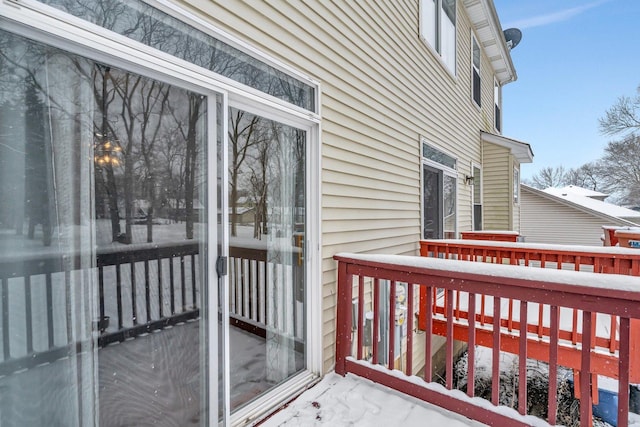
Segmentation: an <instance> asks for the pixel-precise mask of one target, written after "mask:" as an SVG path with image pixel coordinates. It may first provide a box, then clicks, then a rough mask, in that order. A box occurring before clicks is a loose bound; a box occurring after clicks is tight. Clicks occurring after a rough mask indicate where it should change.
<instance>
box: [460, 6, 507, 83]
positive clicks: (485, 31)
mask: <svg viewBox="0 0 640 427" xmlns="http://www.w3.org/2000/svg"><path fill="white" fill-rule="evenodd" d="M463 3H464V7H465V8H466V11H467V15H468V16H469V19H470V20H471V25H472V26H473V28H474V29H475V33H476V35H477V37H478V41H479V42H480V44H481V45H482V46H483V47H484V50H485V52H486V53H487V56H488V57H489V60H490V62H491V67H492V68H493V70H494V72H495V75H496V79H497V80H498V82H499V83H500V85H501V86H503V85H505V84H507V83H511V82H515V81H516V80H517V79H518V75H517V74H516V69H515V67H514V65H513V61H512V59H511V53H510V51H509V48H508V47H507V43H506V41H505V39H504V34H503V32H502V25H501V24H500V19H499V18H498V13H497V12H496V8H495V6H494V4H493V0H464V2H463Z"/></svg>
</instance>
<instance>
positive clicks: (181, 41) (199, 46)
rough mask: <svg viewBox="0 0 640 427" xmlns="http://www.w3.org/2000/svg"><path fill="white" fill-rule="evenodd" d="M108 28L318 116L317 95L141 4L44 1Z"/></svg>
mask: <svg viewBox="0 0 640 427" xmlns="http://www.w3.org/2000/svg"><path fill="white" fill-rule="evenodd" d="M39 1H40V2H42V3H45V4H48V5H51V6H53V7H56V8H58V9H61V10H63V11H65V12H68V13H70V14H72V15H74V16H77V17H80V18H83V19H85V20H87V21H89V22H92V23H94V24H97V25H99V26H101V27H103V28H106V29H108V30H111V31H114V32H116V33H118V34H121V35H124V36H127V37H129V38H131V39H133V40H136V41H139V42H141V43H144V44H146V45H148V46H151V47H153V48H156V49H158V50H161V51H163V52H166V53H168V54H171V55H173V56H176V57H178V58H180V59H184V60H186V61H188V62H191V63H192V64H195V65H198V66H200V67H204V68H206V69H208V70H211V71H213V72H215V73H218V74H221V75H223V76H225V77H228V78H231V79H233V80H235V81H237V82H240V83H242V84H245V85H247V86H250V87H252V88H255V89H258V90H260V91H262V92H265V93H267V94H269V95H273V96H275V97H277V98H279V99H282V100H284V101H287V102H290V103H292V104H294V105H297V106H299V107H302V108H304V109H307V110H310V111H315V90H314V88H313V87H312V86H309V85H307V84H305V83H302V82H301V81H299V80H297V79H295V78H293V77H291V76H289V75H288V74H285V73H283V72H282V71H280V70H278V69H276V68H274V67H272V66H269V65H267V64H265V63H263V62H260V61H258V60H256V59H255V58H253V57H251V56H250V55H247V54H246V53H244V52H242V51H240V50H238V49H236V48H234V47H232V46H230V45H228V44H226V43H224V42H222V41H220V40H218V39H216V38H214V37H212V36H210V35H208V34H205V33H203V32H201V31H199V30H196V29H194V28H192V27H190V26H188V25H187V24H185V23H183V22H181V21H179V20H178V19H175V18H173V17H171V16H169V15H167V14H165V13H164V12H161V11H159V10H158V9H155V8H152V7H151V6H148V5H146V4H145V3H143V2H141V1H139V0H82V1H78V0H39Z"/></svg>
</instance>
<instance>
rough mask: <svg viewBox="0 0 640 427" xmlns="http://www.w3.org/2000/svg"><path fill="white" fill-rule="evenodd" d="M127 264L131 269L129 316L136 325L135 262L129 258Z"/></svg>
mask: <svg viewBox="0 0 640 427" xmlns="http://www.w3.org/2000/svg"><path fill="white" fill-rule="evenodd" d="M129 266H130V271H131V317H132V320H133V324H134V325H137V324H138V307H137V302H136V291H137V285H136V263H135V262H134V260H133V259H132V260H131V262H130V264H129Z"/></svg>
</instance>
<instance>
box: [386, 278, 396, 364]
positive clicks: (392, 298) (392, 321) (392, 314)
mask: <svg viewBox="0 0 640 427" xmlns="http://www.w3.org/2000/svg"><path fill="white" fill-rule="evenodd" d="M395 353H396V281H395V280H392V281H391V285H390V286H389V360H387V362H388V366H389V369H394V368H395Z"/></svg>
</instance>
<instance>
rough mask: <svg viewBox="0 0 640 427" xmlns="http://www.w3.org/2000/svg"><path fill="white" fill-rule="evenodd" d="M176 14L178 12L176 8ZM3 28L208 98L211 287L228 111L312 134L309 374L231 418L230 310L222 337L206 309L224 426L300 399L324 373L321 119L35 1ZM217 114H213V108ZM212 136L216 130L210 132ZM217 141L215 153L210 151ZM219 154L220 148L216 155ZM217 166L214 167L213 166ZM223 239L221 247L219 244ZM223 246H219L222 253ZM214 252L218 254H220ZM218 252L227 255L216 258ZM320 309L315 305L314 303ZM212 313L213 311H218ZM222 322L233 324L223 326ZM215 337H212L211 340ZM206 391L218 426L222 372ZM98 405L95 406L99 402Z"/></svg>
mask: <svg viewBox="0 0 640 427" xmlns="http://www.w3.org/2000/svg"><path fill="white" fill-rule="evenodd" d="M176 7H177V6H176ZM0 24H2V28H3V30H6V31H9V32H12V33H15V34H18V35H21V36H24V37H28V38H30V39H33V40H35V41H39V42H43V43H45V44H48V45H51V46H53V47H56V48H60V49H63V50H65V51H68V52H70V53H74V54H78V55H82V56H84V57H87V58H89V59H92V60H95V61H98V62H102V63H106V64H110V65H112V66H114V67H120V68H122V69H125V70H128V71H131V72H135V73H138V74H140V75H143V76H146V77H150V78H153V79H156V80H160V81H163V82H166V83H169V84H171V85H175V86H177V87H180V88H183V89H187V90H192V91H194V92H198V93H201V94H203V95H205V96H207V97H208V101H207V103H208V108H209V110H208V117H207V132H208V135H207V141H208V146H209V150H208V161H207V163H208V172H207V174H208V179H209V189H208V197H209V205H210V206H212V205H217V194H216V190H217V179H218V177H217V171H216V166H221V167H222V168H223V170H224V173H223V174H222V175H221V177H222V183H221V186H222V188H223V189H225V190H224V191H222V194H221V203H222V204H223V206H224V207H225V208H223V209H222V215H221V220H222V224H221V227H220V232H221V233H222V235H218V228H217V227H213V226H210V227H209V231H208V238H209V241H208V243H209V246H208V254H207V255H208V259H207V277H208V284H209V286H211V284H213V283H218V278H217V277H216V268H215V266H216V259H217V257H218V255H221V256H228V243H229V242H228V236H229V229H228V212H227V209H226V206H228V191H227V190H226V188H227V183H228V167H227V151H228V131H227V127H228V108H229V106H230V105H233V106H235V107H237V108H242V109H246V110H248V111H252V112H255V113H257V114H260V115H264V116H265V117H268V118H271V119H273V120H277V121H280V122H282V123H284V124H288V125H291V126H295V127H298V128H300V129H303V130H305V131H306V132H307V143H308V146H307V155H306V165H305V167H306V171H307V172H306V179H305V181H306V182H305V189H306V194H307V196H306V197H307V210H308V213H307V216H306V221H307V224H308V233H307V236H306V239H305V242H304V251H305V257H304V258H305V264H306V269H305V284H306V290H307V295H306V302H305V303H306V304H307V313H306V317H305V335H306V337H307V341H306V345H307V347H308V351H307V354H306V370H305V371H304V372H302V373H300V374H298V375H296V376H295V377H293V378H292V379H290V380H289V381H287V382H286V383H284V384H282V385H280V386H278V387H276V388H275V389H274V390H272V391H270V392H269V393H267V394H266V395H265V396H263V397H261V398H259V399H256V402H254V403H252V404H250V405H247V407H246V408H241V409H242V410H239V411H237V412H236V413H234V414H233V417H232V414H230V411H229V406H230V405H229V387H230V386H229V375H228V369H229V368H228V366H227V364H226V361H228V360H229V343H228V336H229V334H228V327H229V322H228V316H229V307H228V304H222V305H221V307H222V310H223V312H222V313H220V314H222V317H223V325H224V326H223V328H222V330H220V331H219V330H218V325H217V321H218V312H217V307H218V294H217V292H210V293H209V295H208V300H207V303H208V304H209V307H208V310H209V313H208V315H209V318H208V322H209V323H208V326H209V330H210V331H211V332H210V335H209V336H208V351H209V353H208V363H209V366H216V367H217V366H219V362H220V360H218V354H219V349H218V335H217V334H218V333H222V334H224V335H223V338H222V339H223V346H224V349H223V357H224V359H225V365H224V368H225V371H226V372H225V375H224V384H223V388H222V390H223V393H225V394H226V398H225V407H224V408H223V411H224V418H223V422H224V425H231V424H232V422H233V421H234V420H240V419H246V417H247V416H251V415H253V416H256V415H258V414H261V413H264V412H265V410H267V409H268V408H273V406H274V402H276V401H280V402H285V401H286V400H288V399H290V397H291V396H292V395H293V394H295V393H297V392H301V391H302V390H304V389H305V387H307V386H308V385H309V383H310V382H312V381H314V380H315V379H317V378H318V376H319V374H320V373H321V371H322V364H323V363H322V359H323V358H322V350H323V349H322V333H321V331H322V305H321V303H320V301H322V287H321V286H320V282H321V281H320V278H321V277H322V268H321V256H320V254H321V246H322V245H321V233H320V223H321V214H320V207H321V192H320V172H321V162H320V159H321V144H320V125H319V124H320V114H319V113H317V114H316V113H309V112H308V111H307V112H302V111H300V110H299V109H298V108H296V107H294V108H292V107H290V106H288V104H286V103H285V102H284V101H279V100H274V99H273V98H271V97H269V96H267V95H260V94H256V91H255V90H253V89H251V88H247V89H246V90H245V89H244V88H242V87H240V88H239V86H241V85H239V84H237V83H235V82H232V81H229V79H226V78H224V77H220V76H217V75H215V74H214V73H213V72H210V71H208V70H204V69H201V68H200V67H197V66H195V65H193V64H190V63H187V62H185V61H183V60H180V59H178V58H175V57H173V56H171V55H169V54H165V53H163V52H159V51H157V50H155V49H153V48H151V47H148V46H145V45H142V44H140V43H138V42H135V41H133V40H130V39H128V38H126V37H123V36H120V35H117V34H114V33H111V32H110V31H108V30H105V29H103V28H99V27H97V26H95V25H93V24H89V23H87V22H85V21H83V20H82V19H79V18H76V17H73V16H70V15H68V14H66V13H64V12H61V11H59V10H56V9H53V8H51V7H49V6H46V5H43V4H41V3H38V2H37V1H34V0H16V1H11V2H9V1H2V0H0ZM310 82H312V83H313V84H314V85H316V87H317V88H318V91H317V101H316V102H317V103H318V105H321V100H320V98H321V91H320V85H319V83H318V82H315V81H312V80H310ZM218 96H221V97H222V108H223V111H222V125H221V128H222V144H223V147H222V150H223V153H222V163H221V165H216V164H215V163H216V161H213V162H211V158H212V156H211V153H212V152H214V151H215V150H213V146H215V144H217V129H216V127H215V126H216V115H215V108H217V106H216V103H215V99H216V98H217V97H218ZM212 107H215V108H212ZM212 130H215V131H214V132H212ZM212 141H213V146H212ZM216 149H217V147H216ZM212 163H213V164H212ZM208 219H209V221H210V222H209V224H211V225H213V224H217V223H218V216H217V206H216V209H212V208H210V209H209V212H208ZM218 239H219V240H218ZM218 244H219V246H218ZM214 245H215V246H214ZM218 247H220V248H221V253H219V254H218V253H217V251H218ZM221 285H222V289H221V295H220V297H221V298H224V299H225V300H226V298H227V296H228V294H227V292H228V286H229V284H228V276H223V277H222V280H221ZM312 301H315V302H316V303H315V304H312V303H311V302H312ZM212 310H213V311H212ZM224 319H227V321H226V322H225V321H224ZM211 334H213V335H211ZM207 385H208V388H209V390H208V391H209V395H208V399H209V407H208V411H207V412H208V414H209V424H210V425H213V424H215V423H216V422H217V419H214V418H217V417H216V416H215V415H214V414H217V413H218V410H219V408H218V373H217V369H216V370H215V372H214V370H213V369H210V370H209V373H208V379H207ZM96 404H97V402H96Z"/></svg>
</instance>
